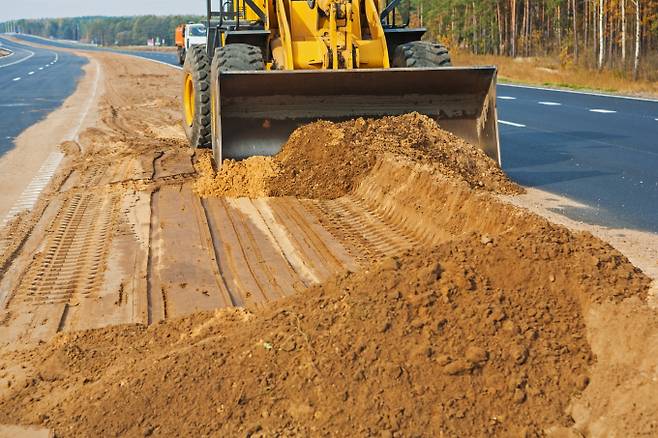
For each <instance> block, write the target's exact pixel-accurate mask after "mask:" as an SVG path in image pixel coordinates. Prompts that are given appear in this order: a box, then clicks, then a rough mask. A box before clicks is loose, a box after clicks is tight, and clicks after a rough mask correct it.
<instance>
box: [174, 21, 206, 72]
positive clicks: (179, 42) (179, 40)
mask: <svg viewBox="0 0 658 438" xmlns="http://www.w3.org/2000/svg"><path fill="white" fill-rule="evenodd" d="M206 32H207V30H206V26H205V25H204V24H202V23H186V24H181V25H179V26H178V27H176V35H175V38H174V40H175V41H176V48H177V49H178V62H179V64H180V65H183V64H184V63H185V56H186V55H187V51H188V50H190V48H192V47H193V46H205V45H206Z"/></svg>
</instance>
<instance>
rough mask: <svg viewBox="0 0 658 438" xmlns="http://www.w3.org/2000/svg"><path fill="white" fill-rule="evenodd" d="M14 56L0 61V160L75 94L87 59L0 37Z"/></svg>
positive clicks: (1, 42) (4, 45) (0, 41)
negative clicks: (33, 128)
mask: <svg viewBox="0 0 658 438" xmlns="http://www.w3.org/2000/svg"><path fill="white" fill-rule="evenodd" d="M0 44H2V47H3V48H5V49H9V50H11V51H12V52H13V54H11V55H9V56H3V57H2V58H0V90H2V92H0V156H2V155H3V154H4V153H6V152H7V151H8V150H10V149H11V148H13V147H14V139H15V138H16V137H17V136H18V135H19V134H20V133H21V132H22V131H24V130H25V129H27V128H28V127H30V126H31V125H33V124H34V123H36V122H38V121H39V120H41V119H43V118H45V117H46V116H47V115H48V113H50V112H51V111H53V110H54V109H55V108H57V107H59V106H60V105H61V104H62V102H63V101H64V100H65V99H66V98H67V97H68V96H70V95H71V94H72V93H73V91H74V90H75V87H76V84H77V82H78V79H79V78H80V77H81V76H82V67H83V65H84V64H85V63H86V62H87V60H86V59H85V58H81V57H79V56H74V55H71V54H69V53H63V52H55V51H52V50H44V49H37V48H34V47H30V46H26V45H23V44H16V43H14V42H11V41H9V40H7V39H5V38H2V36H0Z"/></svg>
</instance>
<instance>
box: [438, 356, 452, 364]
mask: <svg viewBox="0 0 658 438" xmlns="http://www.w3.org/2000/svg"><path fill="white" fill-rule="evenodd" d="M450 361H451V359H450V356H448V355H447V354H439V355H438V356H436V363H437V364H439V365H440V366H445V365H448V364H449V363H450Z"/></svg>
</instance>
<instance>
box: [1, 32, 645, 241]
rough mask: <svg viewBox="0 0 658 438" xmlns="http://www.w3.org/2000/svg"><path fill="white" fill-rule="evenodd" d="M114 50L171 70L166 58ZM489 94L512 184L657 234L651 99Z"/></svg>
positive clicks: (599, 219)
mask: <svg viewBox="0 0 658 438" xmlns="http://www.w3.org/2000/svg"><path fill="white" fill-rule="evenodd" d="M21 38H25V39H27V40H32V41H34V42H39V43H48V44H51V45H53V46H59V47H75V48H80V46H79V45H76V44H71V43H63V42H57V41H48V40H43V39H40V38H36V37H30V36H23V35H21ZM97 50H106V49H97ZM119 52H121V53H126V54H130V55H135V56H142V57H145V58H149V59H152V60H156V61H159V62H164V63H167V64H172V65H177V59H176V55H175V54H174V53H161V52H136V51H119ZM1 73H2V71H1V69H0V78H1V77H2V76H1ZM0 81H1V79H0ZM0 84H1V82H0ZM497 93H498V116H499V122H500V141H501V155H502V160H503V168H504V169H505V171H506V172H507V173H508V174H509V175H510V177H511V178H512V179H514V180H515V181H517V182H519V183H520V184H522V185H524V186H527V187H536V188H538V189H542V190H545V191H547V192H551V193H555V194H558V195H561V196H565V197H568V198H571V199H573V200H575V201H577V202H579V203H581V204H584V205H586V207H584V208H574V207H570V208H566V209H565V210H561V211H560V213H562V214H565V215H566V216H568V217H570V218H572V219H576V220H581V221H584V222H588V223H593V224H597V225H603V226H608V227H618V228H633V229H639V230H645V231H651V232H658V101H656V100H653V101H652V100H642V99H630V98H623V97H615V96H607V95H596V94H590V93H581V92H569V91H560V90H550V89H542V88H536V87H524V86H515V85H507V84H499V85H498V88H497Z"/></svg>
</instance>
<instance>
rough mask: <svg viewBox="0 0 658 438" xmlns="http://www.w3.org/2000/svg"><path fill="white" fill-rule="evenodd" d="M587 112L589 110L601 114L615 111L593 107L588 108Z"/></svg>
mask: <svg viewBox="0 0 658 438" xmlns="http://www.w3.org/2000/svg"><path fill="white" fill-rule="evenodd" d="M589 112H591V113H601V114H614V113H616V112H617V111H613V110H607V109H601V108H594V109H591V110H589Z"/></svg>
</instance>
